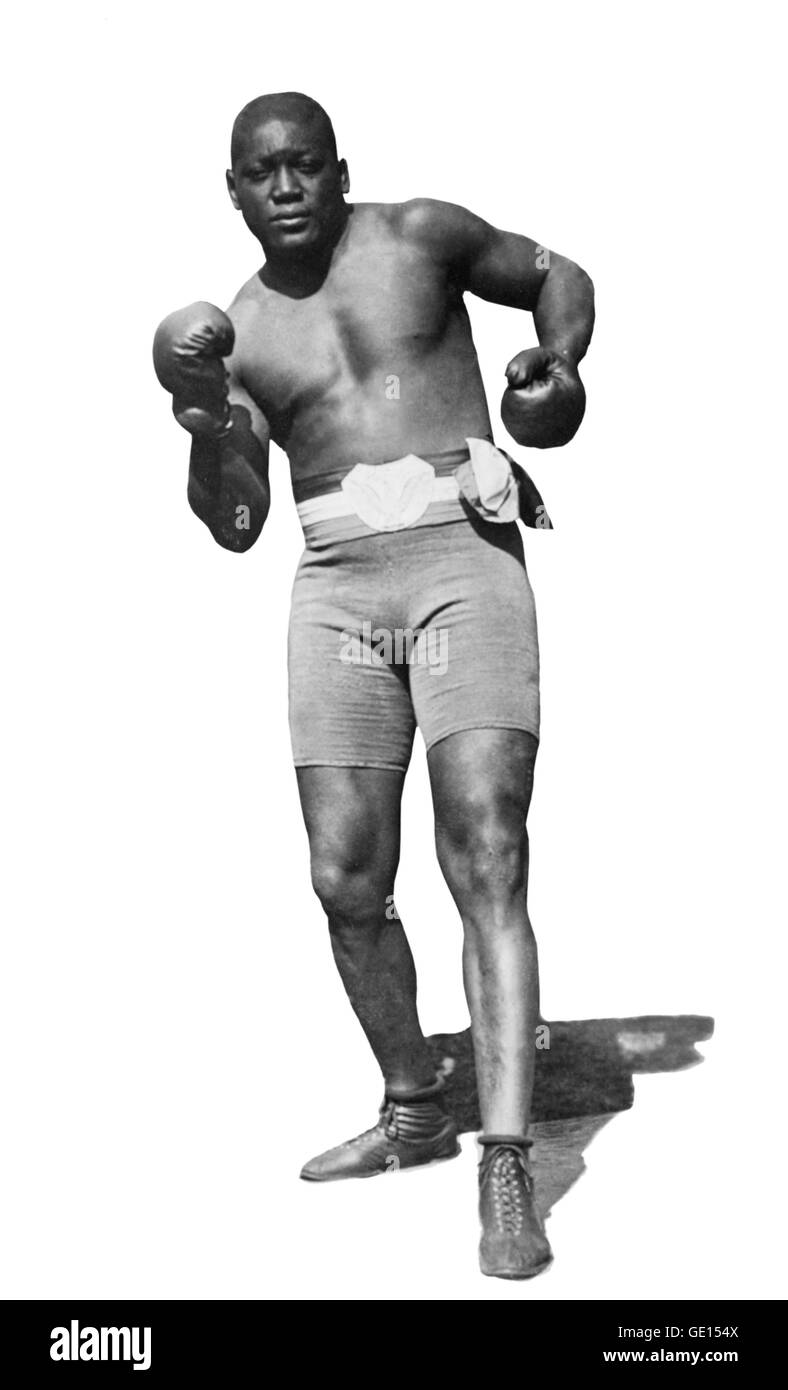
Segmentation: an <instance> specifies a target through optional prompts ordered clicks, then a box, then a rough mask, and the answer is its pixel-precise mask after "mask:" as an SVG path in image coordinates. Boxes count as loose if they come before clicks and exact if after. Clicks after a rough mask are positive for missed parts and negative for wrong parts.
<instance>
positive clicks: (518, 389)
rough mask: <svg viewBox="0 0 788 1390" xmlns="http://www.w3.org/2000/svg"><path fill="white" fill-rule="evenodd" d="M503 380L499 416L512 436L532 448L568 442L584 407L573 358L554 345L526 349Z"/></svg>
mask: <svg viewBox="0 0 788 1390" xmlns="http://www.w3.org/2000/svg"><path fill="white" fill-rule="evenodd" d="M506 379H507V381H508V383H509V385H508V386H507V388H506V390H505V391H504V393H503V398H502V400H501V419H502V420H503V423H504V425H505V426H506V428H507V430H508V431H509V433H510V435H511V436H512V439H515V440H516V441H517V443H518V444H524V445H526V446H527V447H529V448H532V449H555V448H557V447H558V446H559V445H561V444H568V443H569V440H570V439H572V438H573V436H574V435H575V434H576V433H577V430H578V428H579V426H580V421H581V420H582V418H583V413H584V411H585V408H586V393H585V390H584V387H583V383H582V381H581V380H580V377H579V376H578V372H577V367H576V366H575V364H574V362H573V361H572V359H571V358H570V357H566V356H564V355H563V354H562V353H560V352H557V351H556V350H555V349H553V348H547V347H534V348H526V349H525V351H524V352H518V354H517V356H516V357H513V358H512V360H511V362H510V363H509V365H508V367H507V368H506Z"/></svg>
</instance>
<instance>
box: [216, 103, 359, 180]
mask: <svg viewBox="0 0 788 1390" xmlns="http://www.w3.org/2000/svg"><path fill="white" fill-rule="evenodd" d="M275 116H280V117H283V118H284V119H285V120H298V121H302V122H303V123H304V124H307V125H317V126H318V127H319V128H320V133H321V134H322V135H323V137H324V139H325V141H326V144H327V145H328V148H329V150H330V151H331V154H332V155H333V157H334V159H336V158H337V142H336V137H335V135H334V127H333V125H332V124H331V121H330V119H329V116H328V113H327V112H326V111H324V110H323V107H322V106H321V105H320V103H319V102H317V101H315V100H314V98H313V97H308V96H306V95H305V94H304V93H303V92H268V93H266V94H265V95H264V96H261V97H255V98H254V99H253V100H252V101H248V102H247V103H246V106H244V107H243V109H242V110H241V111H239V112H238V115H237V116H236V118H235V120H234V122H233V133H232V137H231V140H230V164H231V165H234V164H235V162H236V160H237V159H238V157H239V155H240V153H241V150H242V148H243V145H244V142H245V140H246V138H247V136H248V135H249V132H250V131H251V130H252V129H253V128H254V127H255V126H257V125H259V124H260V122H261V121H263V120H266V119H267V118H269V117H275Z"/></svg>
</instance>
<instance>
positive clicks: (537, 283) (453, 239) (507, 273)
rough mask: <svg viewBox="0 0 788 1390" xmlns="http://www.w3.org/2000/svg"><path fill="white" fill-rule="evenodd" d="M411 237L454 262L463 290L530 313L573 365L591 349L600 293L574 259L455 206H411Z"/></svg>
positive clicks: (407, 207) (544, 339)
mask: <svg viewBox="0 0 788 1390" xmlns="http://www.w3.org/2000/svg"><path fill="white" fill-rule="evenodd" d="M404 212H405V217H406V222H407V225H408V226H409V228H410V230H411V231H412V234H413V235H414V236H416V237H418V238H419V239H422V240H423V241H425V242H426V243H427V244H428V245H430V246H431V248H433V250H434V253H435V255H436V256H437V257H440V258H443V259H445V260H446V261H447V263H448V265H449V268H450V271H451V273H452V275H453V278H454V279H455V281H456V282H457V284H458V286H459V287H460V289H462V290H470V292H471V294H476V295H478V296H479V298H480V299H487V300H491V301H492V303H494V304H506V305H508V306H509V307H511V308H515V309H527V310H529V311H530V312H531V313H532V314H533V316H534V325H535V328H536V332H537V336H538V338H539V342H540V344H541V345H542V346H543V347H547V348H552V349H553V350H554V351H556V352H559V353H561V354H562V355H563V356H565V357H569V358H571V360H572V361H573V362H575V363H576V362H579V361H580V359H581V358H582V357H584V356H585V353H586V351H587V349H588V344H589V342H590V341H591V333H592V331H593V327H594V287H593V284H592V282H591V279H590V277H589V276H588V275H587V274H586V272H585V271H584V270H581V268H580V266H579V265H575V263H574V261H570V260H567V258H566V257H565V256H559V255H557V254H556V253H555V252H554V251H547V250H546V248H545V247H543V246H539V245H537V243H536V242H535V241H531V239H530V238H529V237H526V236H519V235H518V234H517V233H516V232H502V231H499V230H498V229H497V228H496V227H492V226H491V225H490V224H489V222H485V221H484V220H483V219H482V218H481V217H476V216H475V215H474V213H472V212H468V211H467V210H466V209H465V208H461V207H458V206H457V205H456V204H454V203H441V202H436V201H433V200H432V199H428V198H417V199H414V200H413V202H411V203H406V204H404Z"/></svg>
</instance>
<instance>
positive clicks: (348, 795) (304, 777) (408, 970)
mask: <svg viewBox="0 0 788 1390" xmlns="http://www.w3.org/2000/svg"><path fill="white" fill-rule="evenodd" d="M403 780H404V773H402V772H395V771H393V770H391V769H383V768H369V767H364V768H360V767H359V768H335V767H322V766H321V767H302V768H300V769H299V771H298V785H299V788H300V792H301V805H302V808H303V812H304V819H305V821H306V826H307V831H308V833H309V842H310V846H311V852H312V879H313V882H314V886H315V890H316V892H317V895H318V897H319V898H320V901H321V902H322V904H323V907H324V908H325V911H326V915H327V917H328V925H329V930H330V932H331V945H332V948H333V952H334V959H335V961H336V963H337V966H338V968H339V973H340V975H341V976H342V981H343V983H344V986H345V989H346V990H347V994H348V998H349V999H350V1002H351V1004H352V1006H353V1008H354V1010H355V1013H356V1016H357V1018H358V1020H359V1022H360V1024H361V1026H362V1028H363V1029H364V1032H365V1033H366V1036H367V1039H368V1041H369V1043H370V1046H371V1047H372V1050H373V1052H374V1054H375V1057H376V1058H377V1061H378V1064H379V1066H380V1069H381V1071H382V1072H383V1076H384V1078H385V1083H386V1091H385V1096H384V1100H383V1105H382V1106H381V1108H380V1116H379V1119H378V1123H377V1124H376V1125H375V1126H374V1127H373V1128H372V1129H369V1130H366V1131H365V1132H364V1133H363V1134H359V1135H357V1136H356V1138H355V1139H351V1140H349V1141H348V1142H346V1143H344V1144H340V1145H338V1146H337V1147H336V1148H333V1149H329V1150H327V1152H326V1153H322V1154H318V1155H317V1157H315V1158H313V1159H310V1161H309V1162H308V1163H306V1164H305V1165H304V1167H303V1168H302V1170H301V1177H302V1178H306V1179H308V1180H309V1181H312V1182H327V1181H331V1180H334V1179H337V1178H359V1177H372V1176H373V1175H374V1174H376V1173H387V1172H391V1170H392V1167H394V1168H412V1167H416V1166H418V1165H421V1164H424V1163H431V1162H433V1161H434V1160H436V1159H444V1158H453V1157H454V1156H455V1155H456V1154H457V1153H459V1146H458V1144H457V1130H456V1126H455V1124H454V1121H453V1120H452V1119H450V1117H449V1116H448V1115H447V1113H446V1109H445V1105H444V1103H443V1098H442V1096H441V1095H440V1088H441V1086H442V1082H440V1081H439V1080H438V1078H437V1077H436V1075H435V1067H434V1065H433V1062H432V1059H431V1057H430V1053H429V1050H428V1048H427V1044H426V1042H425V1041H424V1035H423V1033H422V1031H421V1027H420V1025H419V1018H418V1013H417V1010H416V971H415V967H414V964H413V957H412V955H411V952H410V947H409V946H408V942H407V938H406V936H405V933H404V931H403V929H402V923H401V922H400V921H399V919H398V918H397V917H396V916H394V914H393V911H392V909H393V903H394V899H393V888H394V875H395V872H396V868H397V859H398V857H399V813H400V798H401V795H402V783H403Z"/></svg>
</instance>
